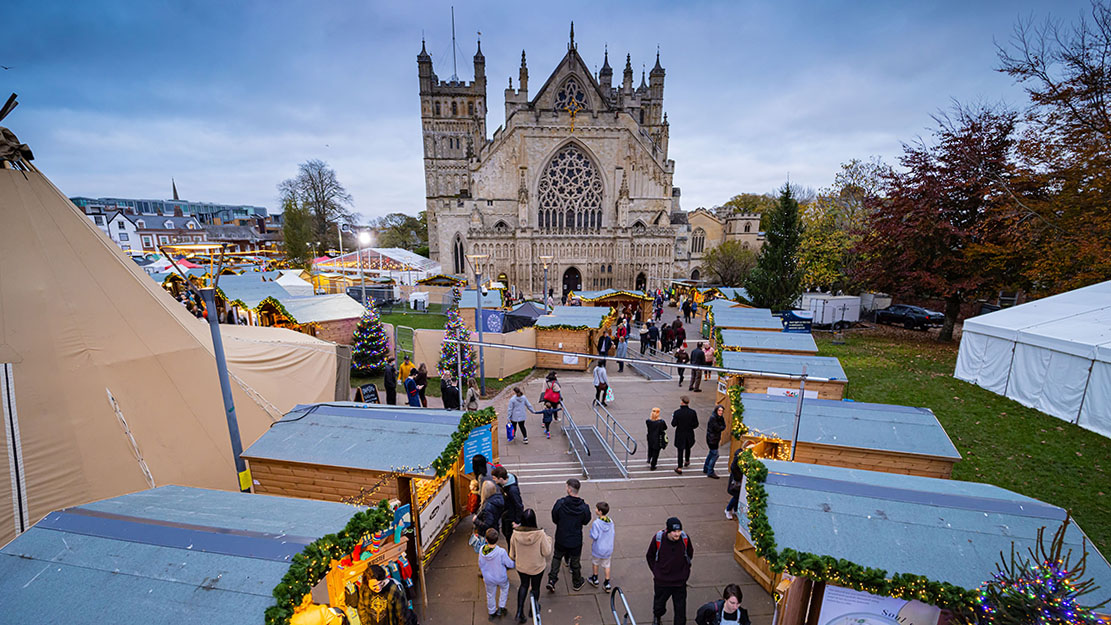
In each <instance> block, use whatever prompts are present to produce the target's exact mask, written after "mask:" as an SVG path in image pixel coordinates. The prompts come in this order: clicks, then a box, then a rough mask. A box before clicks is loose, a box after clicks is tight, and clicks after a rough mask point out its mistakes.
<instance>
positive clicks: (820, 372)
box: [721, 351, 848, 381]
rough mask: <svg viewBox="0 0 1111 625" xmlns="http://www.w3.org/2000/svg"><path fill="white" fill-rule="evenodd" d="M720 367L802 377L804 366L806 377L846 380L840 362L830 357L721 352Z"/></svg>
mask: <svg viewBox="0 0 1111 625" xmlns="http://www.w3.org/2000/svg"><path fill="white" fill-rule="evenodd" d="M721 359H722V366H723V367H725V368H727V369H740V370H742V371H754V372H761V373H782V374H786V375H802V366H803V365H806V375H808V376H813V377H816V378H828V379H830V380H846V381H847V380H848V377H847V376H846V375H845V370H844V369H842V368H841V361H840V360H837V359H836V358H832V357H830V356H798V355H794V354H760V353H755V352H731V351H723V352H721Z"/></svg>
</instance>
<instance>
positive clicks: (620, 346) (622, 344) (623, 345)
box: [614, 333, 629, 373]
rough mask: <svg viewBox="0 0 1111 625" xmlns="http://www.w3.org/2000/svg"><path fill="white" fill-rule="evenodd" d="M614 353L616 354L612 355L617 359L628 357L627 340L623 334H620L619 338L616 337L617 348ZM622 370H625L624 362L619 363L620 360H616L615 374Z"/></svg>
mask: <svg viewBox="0 0 1111 625" xmlns="http://www.w3.org/2000/svg"><path fill="white" fill-rule="evenodd" d="M614 351H615V352H616V353H615V354H614V355H615V356H617V357H618V358H626V357H628V355H629V342H628V341H627V340H625V334H624V333H622V335H621V336H619V337H617V348H616V349H615V350H614ZM624 370H625V362H624V361H621V360H618V361H617V372H618V373H621V372H622V371H624Z"/></svg>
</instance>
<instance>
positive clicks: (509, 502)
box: [490, 466, 525, 544]
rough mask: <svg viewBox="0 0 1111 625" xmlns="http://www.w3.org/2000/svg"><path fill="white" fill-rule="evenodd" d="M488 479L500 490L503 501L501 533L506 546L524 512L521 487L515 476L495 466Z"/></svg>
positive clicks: (503, 468)
mask: <svg viewBox="0 0 1111 625" xmlns="http://www.w3.org/2000/svg"><path fill="white" fill-rule="evenodd" d="M490 477H492V478H493V479H494V483H495V484H497V485H498V486H499V487H500V488H501V492H502V498H503V499H505V510H504V511H503V512H502V515H501V533H502V536H505V542H506V544H509V539H510V538H512V537H513V528H514V527H515V526H516V525H517V524H518V523H520V522H521V515H522V514H524V512H525V504H524V502H523V501H521V487H520V485H519V484H518V482H517V476H516V475H513V474H512V473H510V472H509V471H507V470H506V469H505V467H502V466H497V467H494V469H493V470H492V471H490Z"/></svg>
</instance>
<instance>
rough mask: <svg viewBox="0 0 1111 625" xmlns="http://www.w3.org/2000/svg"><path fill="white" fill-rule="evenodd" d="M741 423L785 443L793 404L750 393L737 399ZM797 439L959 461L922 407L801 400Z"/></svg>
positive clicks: (942, 430)
mask: <svg viewBox="0 0 1111 625" xmlns="http://www.w3.org/2000/svg"><path fill="white" fill-rule="evenodd" d="M741 400H742V401H743V402H744V407H745V413H744V422H745V425H747V426H748V427H749V429H750V430H753V431H754V432H756V433H757V434H762V435H765V436H772V435H775V437H776V438H780V439H788V438H790V437H791V430H792V428H794V424H795V407H796V406H797V405H798V400H797V399H795V398H791V397H774V396H771V395H761V394H756V393H744V394H742V395H741ZM799 440H800V441H804V442H807V443H816V444H821V445H835V446H838V447H854V448H857V449H874V450H880V451H891V452H896V453H900V454H920V455H924V456H933V457H938V458H948V459H952V460H960V459H961V455H960V453H959V452H958V451H957V448H956V447H955V446H954V445H953V441H951V440H949V435H948V434H946V433H945V428H943V427H941V424H940V423H938V421H937V417H935V416H934V413H933V412H931V411H930V410H929V409H927V408H913V407H910V406H893V405H888V404H867V403H863V402H848V401H835V400H831V399H807V400H805V401H803V402H802V419H801V420H800V422H799Z"/></svg>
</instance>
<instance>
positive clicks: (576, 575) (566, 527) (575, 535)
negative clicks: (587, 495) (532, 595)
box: [547, 478, 591, 592]
mask: <svg viewBox="0 0 1111 625" xmlns="http://www.w3.org/2000/svg"><path fill="white" fill-rule="evenodd" d="M581 487H582V483H581V482H579V481H578V480H576V479H575V478H571V479H569V480H567V496H566V497H563V498H561V499H560V500H559V501H557V502H555V505H554V506H552V523H555V526H556V531H555V548H554V549H553V554H552V566H551V569H550V570H549V571H548V585H547V588H548V592H555V585H556V582H558V581H559V569H560V566H562V563H563V560H567V568H569V569H571V588H572V590H576V591H578V590H582V587H583V586H584V585H586V579H585V578H584V577H583V572H582V564H581V562H580V558H581V557H582V549H583V528H584V527H586V525H587V524H588V523H590V519H591V514H590V506H589V505H587V503H586V502H585V501H583V499H582V497H579V488H581Z"/></svg>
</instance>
